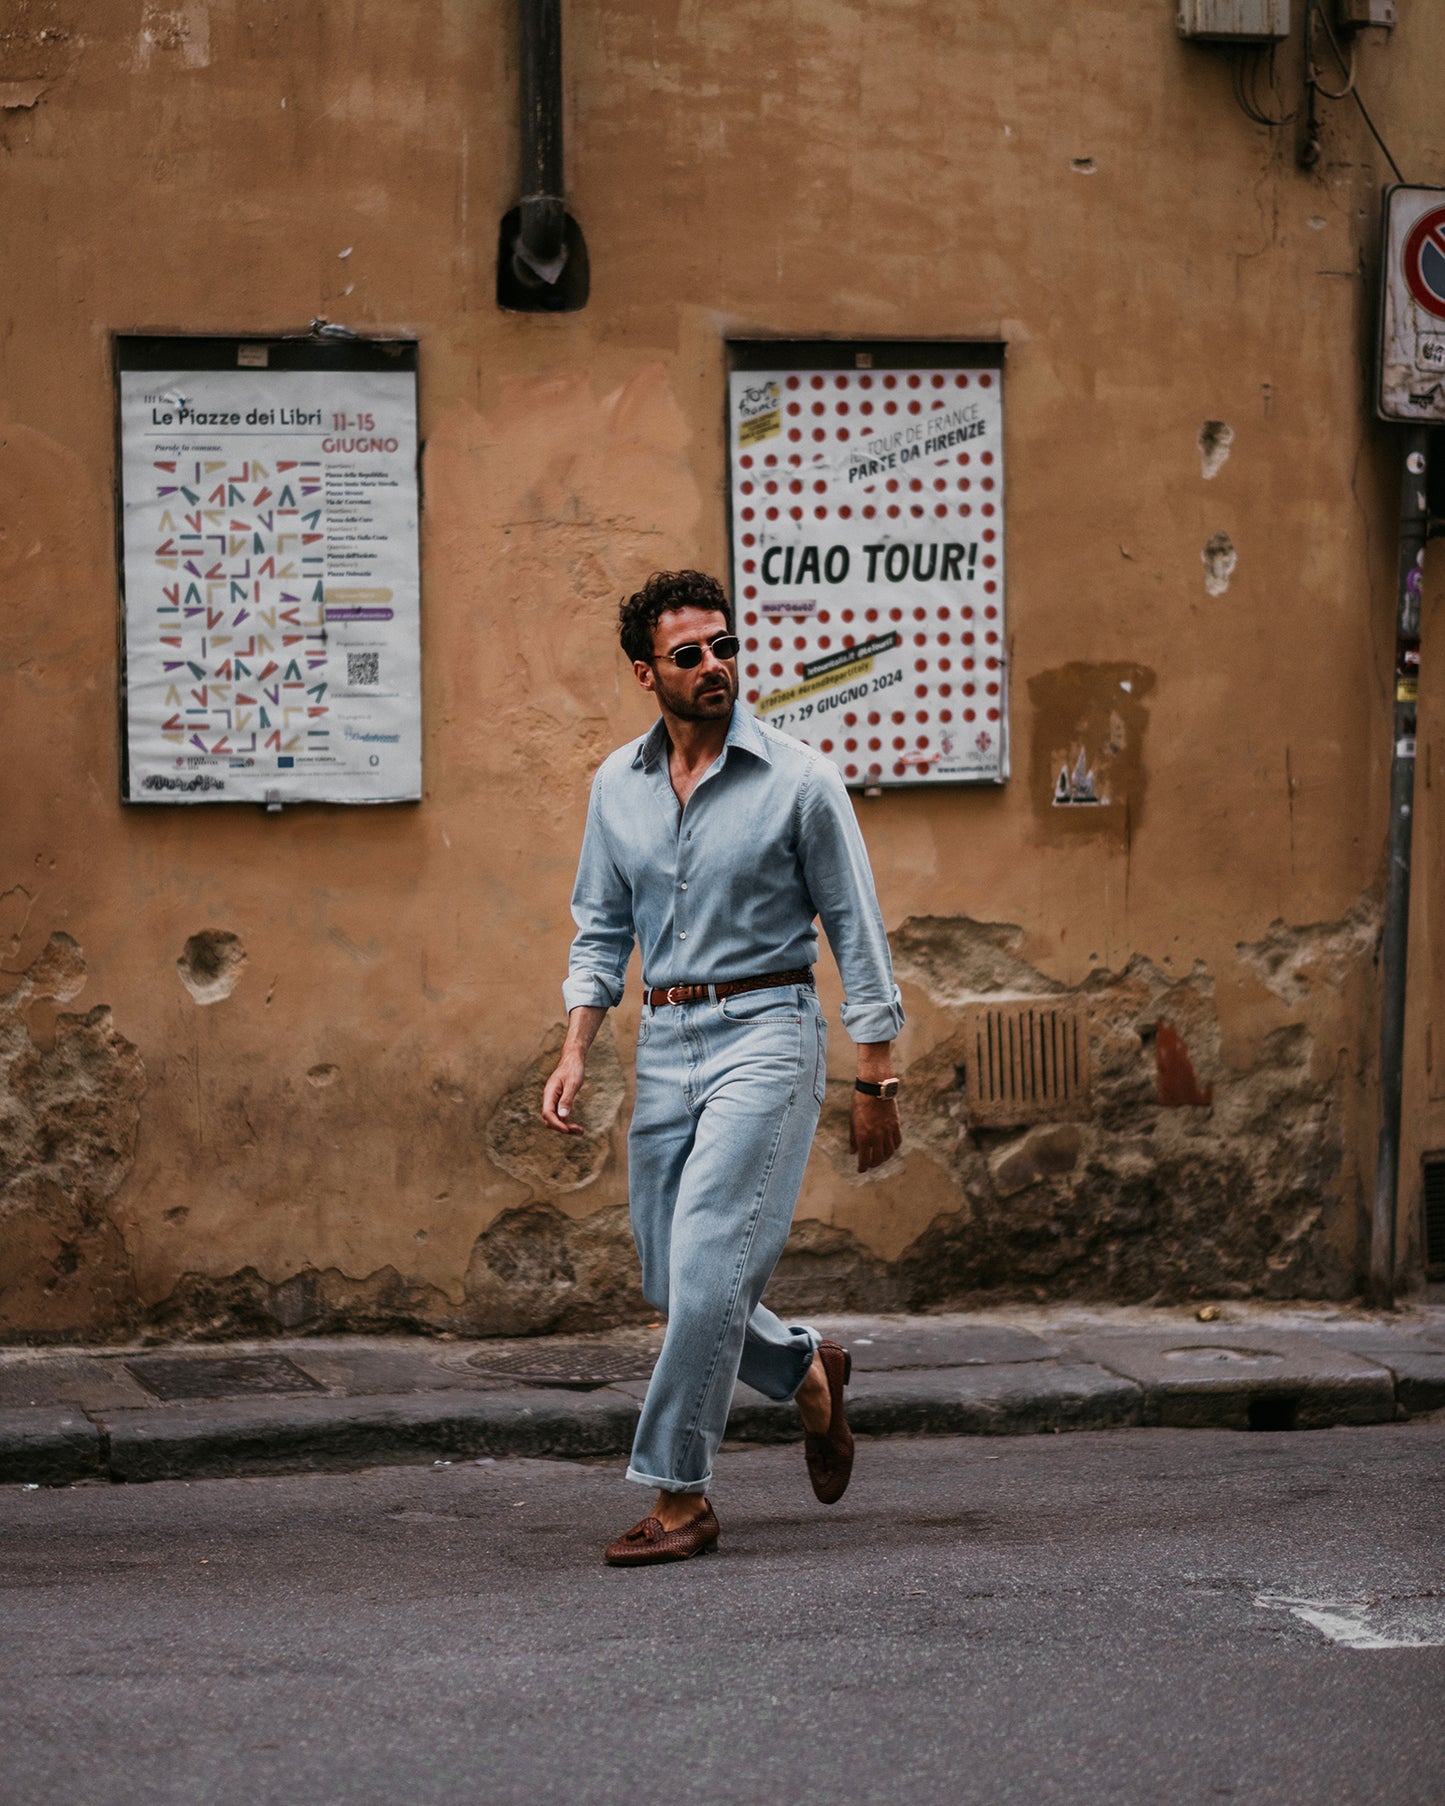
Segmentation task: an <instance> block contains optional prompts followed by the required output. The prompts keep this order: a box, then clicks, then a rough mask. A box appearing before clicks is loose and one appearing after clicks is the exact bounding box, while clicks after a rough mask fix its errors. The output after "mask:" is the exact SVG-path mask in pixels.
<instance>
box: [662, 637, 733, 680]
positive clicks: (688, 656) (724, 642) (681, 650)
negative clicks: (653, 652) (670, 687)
mask: <svg viewBox="0 0 1445 1806" xmlns="http://www.w3.org/2000/svg"><path fill="white" fill-rule="evenodd" d="M741 644H742V641H741V640H739V639H738V637H737V635H736V634H733V633H720V634H719V635H718V636H717V638H716V639H715V640H709V641H708V643H707V650H708V651H709V652H710V653H711V654H712V655H713V657H714V658H715V659H717V660H718V662H719V663H720V664H724V665H725V664H726V663H727V662H728V660H729V659H730V658H736V657H737V655H738V648H739V646H741ZM702 654H703V648H702V646H701V645H700V644H699V643H698V642H697V641H696V640H692V641H690V642H689V643H688V644H687V645H686V646H674V647H673V649H672V651H671V652H659V653H658V654H657V657H658V658H670V659H671V660H672V662H673V664H675V665H676V666H677V668H678V670H679V671H692V670H695V669H696V667H697V666H698V665H700V664H701V663H702Z"/></svg>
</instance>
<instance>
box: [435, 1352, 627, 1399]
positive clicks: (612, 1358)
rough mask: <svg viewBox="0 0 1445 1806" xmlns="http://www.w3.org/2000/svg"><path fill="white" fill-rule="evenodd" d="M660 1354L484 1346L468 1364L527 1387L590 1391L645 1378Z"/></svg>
mask: <svg viewBox="0 0 1445 1806" xmlns="http://www.w3.org/2000/svg"><path fill="white" fill-rule="evenodd" d="M656 1359H657V1357H656V1355H653V1354H648V1353H646V1352H642V1351H639V1350H636V1349H631V1348H607V1347H604V1346H601V1345H597V1344H593V1345H592V1346H588V1345H586V1344H582V1345H580V1346H577V1347H573V1348H536V1349H533V1348H517V1349H499V1350H498V1351H497V1352H496V1353H495V1354H493V1353H492V1352H490V1351H489V1350H487V1349H482V1350H480V1351H479V1352H478V1353H476V1354H474V1355H469V1356H468V1357H467V1366H468V1367H470V1368H472V1369H473V1370H474V1371H475V1372H477V1373H484V1374H487V1375H488V1376H489V1377H490V1378H492V1379H498V1380H513V1381H516V1382H519V1383H520V1384H521V1385H524V1386H569V1387H571V1388H573V1389H574V1390H576V1391H578V1392H587V1391H590V1390H591V1389H592V1388H594V1387H596V1386H611V1385H615V1384H616V1382H617V1381H618V1380H645V1379H648V1378H650V1376H651V1374H652V1368H653V1364H654V1362H655V1361H656Z"/></svg>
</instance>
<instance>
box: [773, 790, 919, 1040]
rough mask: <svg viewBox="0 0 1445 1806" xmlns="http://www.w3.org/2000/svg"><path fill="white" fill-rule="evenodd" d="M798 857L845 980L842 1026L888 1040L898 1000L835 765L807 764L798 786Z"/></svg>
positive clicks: (896, 1025)
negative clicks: (801, 781)
mask: <svg viewBox="0 0 1445 1806" xmlns="http://www.w3.org/2000/svg"><path fill="white" fill-rule="evenodd" d="M798 809H799V834H798V847H799V858H800V863H801V865H802V869H803V877H804V881H805V882H806V884H807V886H808V891H809V894H810V896H811V898H812V901H813V905H814V907H815V909H816V910H817V912H818V917H819V920H820V921H821V922H822V924H823V927H824V930H825V931H826V933H827V936H828V944H829V946H830V947H831V948H832V950H833V957H834V959H835V960H837V962H838V971H839V973H840V975H841V976H842V980H843V994H844V1004H843V1027H844V1028H845V1029H846V1030H847V1032H848V1034H849V1037H850V1038H851V1039H852V1040H854V1041H859V1042H868V1041H891V1040H893V1039H894V1037H895V1036H896V1035H897V1033H898V1031H899V1029H901V1028H902V1026H903V1000H902V998H901V997H900V996H899V993H898V986H897V985H896V984H895V983H894V982H893V959H892V955H891V954H890V952H889V950H888V936H887V933H886V932H885V930H884V927H883V915H882V912H881V910H880V909H879V907H878V893H877V890H876V889H875V887H874V883H873V871H872V868H871V866H870V865H869V863H868V849H867V847H866V846H865V845H864V842H863V836H862V833H861V832H860V831H859V827H858V820H857V817H856V816H855V815H854V813H853V804H852V802H851V800H850V799H849V796H848V792H847V789H846V788H845V787H844V784H843V780H842V778H841V777H840V776H839V774H838V772H837V770H836V769H835V767H834V766H832V765H830V764H829V763H828V762H827V761H826V760H824V759H815V760H814V761H813V762H812V765H811V768H810V770H809V772H808V775H807V778H806V780H805V782H804V784H803V786H802V788H801V789H800V791H799V797H798Z"/></svg>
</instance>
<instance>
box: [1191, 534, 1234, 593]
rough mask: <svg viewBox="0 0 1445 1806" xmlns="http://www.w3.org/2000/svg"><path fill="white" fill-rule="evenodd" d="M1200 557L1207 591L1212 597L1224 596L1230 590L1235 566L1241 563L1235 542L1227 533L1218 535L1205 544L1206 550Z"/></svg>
mask: <svg viewBox="0 0 1445 1806" xmlns="http://www.w3.org/2000/svg"><path fill="white" fill-rule="evenodd" d="M1199 557H1200V561H1201V563H1202V564H1203V565H1204V587H1205V589H1207V590H1208V591H1209V593H1210V595H1211V596H1222V595H1223V594H1224V592H1225V590H1227V589H1228V588H1229V580H1230V578H1231V577H1232V576H1233V575H1234V567H1235V565H1237V564H1238V563H1239V554H1238V553H1237V552H1236V551H1235V549H1234V541H1233V540H1232V539H1231V538H1230V537H1229V535H1228V534H1227V533H1216V534H1214V536H1213V537H1212V538H1211V539H1207V540H1206V541H1205V542H1204V550H1203V551H1202V552H1201V553H1200V554H1199Z"/></svg>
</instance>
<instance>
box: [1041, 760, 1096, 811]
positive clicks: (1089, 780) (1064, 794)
mask: <svg viewBox="0 0 1445 1806" xmlns="http://www.w3.org/2000/svg"><path fill="white" fill-rule="evenodd" d="M1107 801H1108V798H1107V797H1102V796H1100V795H1099V790H1098V786H1097V784H1096V783H1095V781H1094V773H1093V771H1092V769H1091V768H1090V765H1089V762H1088V759H1087V758H1086V756H1085V755H1084V753H1083V752H1082V751H1081V752H1080V754H1079V756H1078V758H1077V759H1076V760H1075V761H1074V769H1073V770H1072V771H1070V770H1069V768H1068V766H1067V765H1061V766H1060V767H1059V781H1058V783H1057V784H1055V785H1054V807H1055V808H1056V809H1065V808H1078V807H1080V806H1083V807H1086V808H1098V807H1099V806H1100V805H1101V804H1103V803H1105V802H1107Z"/></svg>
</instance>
